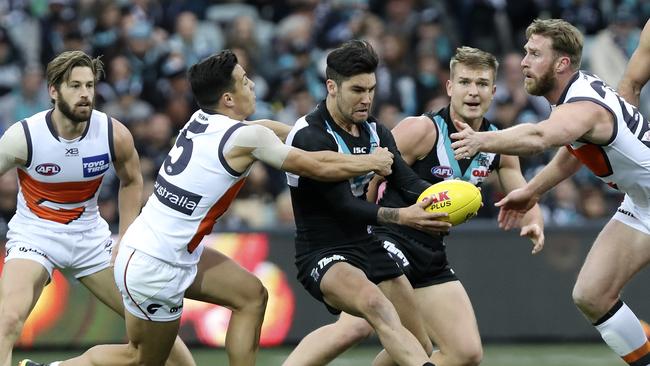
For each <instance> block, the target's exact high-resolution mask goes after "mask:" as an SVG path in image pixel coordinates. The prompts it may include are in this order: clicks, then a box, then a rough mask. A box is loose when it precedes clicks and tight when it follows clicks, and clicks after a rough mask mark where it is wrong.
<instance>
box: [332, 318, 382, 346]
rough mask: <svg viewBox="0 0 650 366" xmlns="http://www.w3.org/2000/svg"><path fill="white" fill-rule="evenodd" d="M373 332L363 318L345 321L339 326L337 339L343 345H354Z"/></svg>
mask: <svg viewBox="0 0 650 366" xmlns="http://www.w3.org/2000/svg"><path fill="white" fill-rule="evenodd" d="M372 333H373V330H372V327H371V326H370V324H368V322H367V321H365V320H364V319H361V318H359V320H356V319H355V320H354V321H350V322H347V323H346V324H345V326H343V327H341V332H340V333H339V334H338V336H337V341H338V342H339V343H341V344H343V345H350V346H351V345H354V344H357V343H358V342H361V341H362V340H364V339H366V338H368V337H370V336H371V335H372Z"/></svg>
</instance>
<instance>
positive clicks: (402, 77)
mask: <svg viewBox="0 0 650 366" xmlns="http://www.w3.org/2000/svg"><path fill="white" fill-rule="evenodd" d="M376 51H377V53H378V54H379V67H378V68H377V71H376V76H377V88H376V90H375V102H374V103H375V106H374V110H377V108H379V106H380V105H381V104H383V103H386V102H390V103H393V104H395V105H397V106H398V107H399V108H400V111H401V112H402V113H404V114H406V115H413V114H415V113H416V108H417V98H416V96H415V82H414V81H413V78H412V77H411V75H409V72H408V69H407V68H408V65H409V64H408V62H405V57H406V55H407V43H406V40H405V39H404V38H402V37H401V36H400V35H398V34H396V33H387V34H385V35H384V36H383V37H382V40H381V45H380V47H379V49H377V50H376Z"/></svg>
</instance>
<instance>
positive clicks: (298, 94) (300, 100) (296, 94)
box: [275, 87, 316, 125]
mask: <svg viewBox="0 0 650 366" xmlns="http://www.w3.org/2000/svg"><path fill="white" fill-rule="evenodd" d="M315 106H316V100H315V99H314V97H312V95H311V93H309V90H307V88H305V87H298V88H297V89H296V90H294V91H293V93H292V94H291V95H290V96H289V98H288V102H287V104H286V105H285V106H284V108H282V109H280V111H279V112H278V113H277V114H276V116H275V119H277V120H278V121H280V122H284V123H286V124H288V125H293V124H294V123H296V121H297V120H298V118H300V117H302V116H304V115H306V114H308V113H309V112H311V111H312V110H313V109H314V107H315Z"/></svg>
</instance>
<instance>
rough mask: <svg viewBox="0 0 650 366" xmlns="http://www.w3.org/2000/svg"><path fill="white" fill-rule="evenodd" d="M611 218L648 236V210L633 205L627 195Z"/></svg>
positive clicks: (649, 217)
mask: <svg viewBox="0 0 650 366" xmlns="http://www.w3.org/2000/svg"><path fill="white" fill-rule="evenodd" d="M612 218H613V219H615V220H618V221H620V222H622V223H624V224H625V225H627V226H629V227H631V228H634V229H636V230H639V231H641V232H642V233H645V234H647V235H650V208H642V207H639V206H637V205H635V204H634V203H633V202H632V199H631V198H630V196H628V195H627V194H626V195H625V198H624V199H623V202H622V203H621V205H620V206H619V207H618V209H617V210H616V213H615V214H614V216H613V217H612Z"/></svg>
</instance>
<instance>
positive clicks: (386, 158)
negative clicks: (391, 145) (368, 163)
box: [371, 147, 393, 176]
mask: <svg viewBox="0 0 650 366" xmlns="http://www.w3.org/2000/svg"><path fill="white" fill-rule="evenodd" d="M371 156H372V157H373V158H374V159H375V164H377V168H376V169H373V171H374V172H375V173H377V174H379V175H381V176H387V175H390V173H391V172H392V170H391V168H390V167H391V165H393V153H392V152H390V151H388V149H387V148H385V147H378V148H376V149H375V151H373V152H372V154H371Z"/></svg>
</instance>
